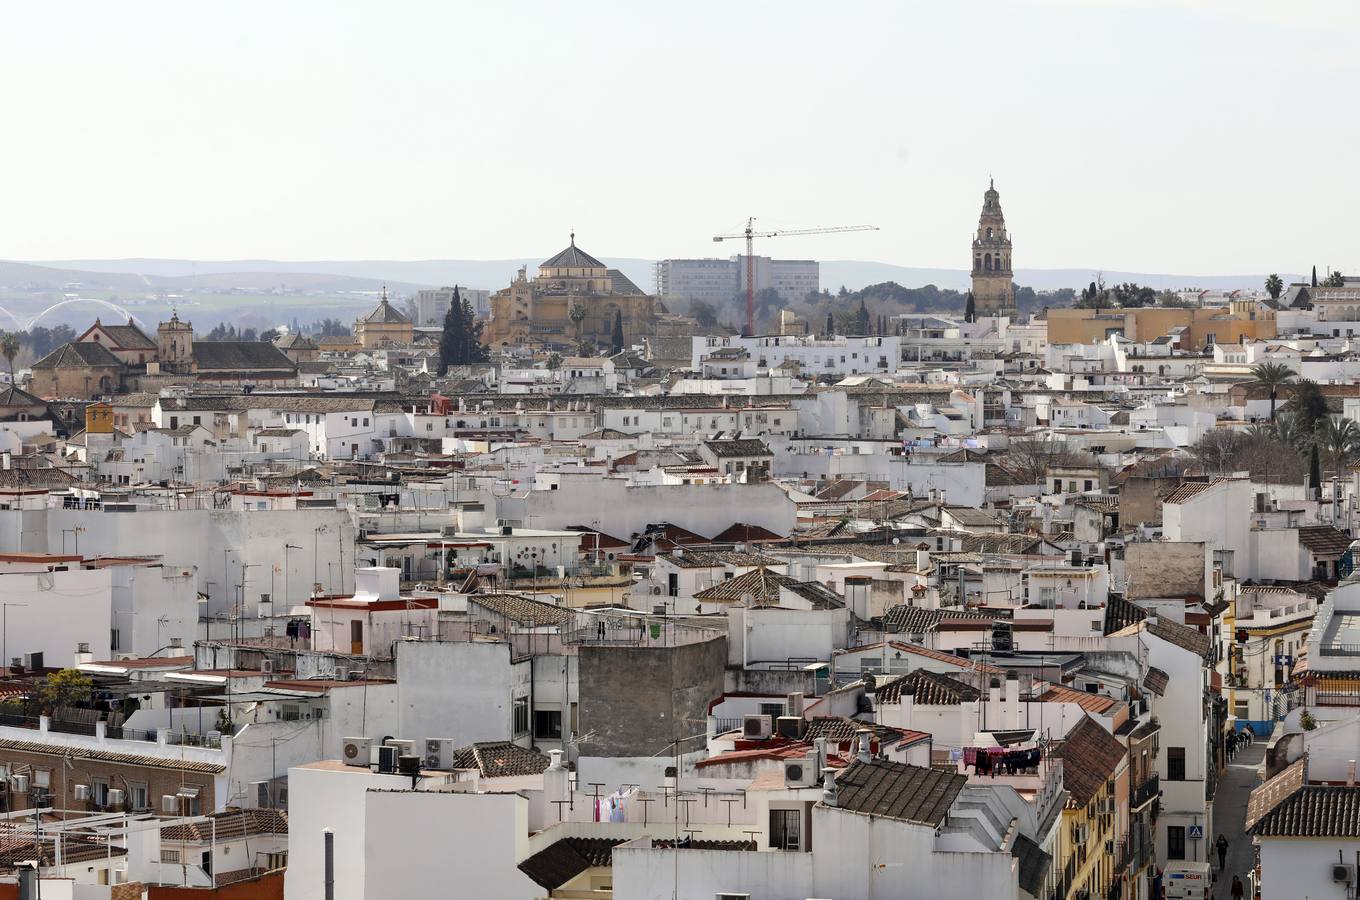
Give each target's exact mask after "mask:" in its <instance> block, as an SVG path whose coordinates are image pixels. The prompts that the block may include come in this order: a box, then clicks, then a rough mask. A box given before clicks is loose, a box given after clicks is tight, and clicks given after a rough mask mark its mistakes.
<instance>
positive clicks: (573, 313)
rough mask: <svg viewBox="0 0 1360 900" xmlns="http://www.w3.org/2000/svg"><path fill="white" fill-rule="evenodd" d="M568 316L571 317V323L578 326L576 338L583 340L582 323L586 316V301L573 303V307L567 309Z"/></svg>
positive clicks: (578, 340)
mask: <svg viewBox="0 0 1360 900" xmlns="http://www.w3.org/2000/svg"><path fill="white" fill-rule="evenodd" d="M567 318H569V319H571V324H572V325H574V326H576V340H577V342H578V343H579V342H580V340H581V323H582V322H584V321H585V318H586V305H585V304H584V303H573V304H572V305H571V309H569V310H567Z"/></svg>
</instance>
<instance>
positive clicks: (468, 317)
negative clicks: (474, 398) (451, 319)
mask: <svg viewBox="0 0 1360 900" xmlns="http://www.w3.org/2000/svg"><path fill="white" fill-rule="evenodd" d="M450 305H452V304H450ZM460 315H461V317H462V319H463V362H462V364H463V365H471V364H472V363H482V362H486V361H487V358H488V354H487V352H486V345H485V344H483V343H482V323H481V322H478V321H477V313H476V312H475V311H474V310H473V309H472V301H471V300H469V299H468V298H467V297H464V298H463V304H462V308H461V310H460Z"/></svg>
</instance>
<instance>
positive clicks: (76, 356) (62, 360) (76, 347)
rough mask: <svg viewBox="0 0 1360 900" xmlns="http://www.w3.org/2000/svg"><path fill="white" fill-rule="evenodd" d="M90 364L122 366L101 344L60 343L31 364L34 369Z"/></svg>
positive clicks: (78, 366) (71, 367) (88, 365)
mask: <svg viewBox="0 0 1360 900" xmlns="http://www.w3.org/2000/svg"><path fill="white" fill-rule="evenodd" d="M92 366H100V367H113V368H122V366H123V363H122V361H121V360H119V359H118V357H116V356H114V355H113V354H112V353H110V352H109V348H108V347H105V346H104V345H103V344H94V343H89V344H81V343H75V342H71V343H67V344H62V345H61V346H60V347H58V348H57V349H55V350H53V351H52V352H51V353H49V354H47V355H46V356H44V357H43V358H42V359H40V360H38V361H37V362H35V363H34V364H33V368H34V369H85V368H90V367H92Z"/></svg>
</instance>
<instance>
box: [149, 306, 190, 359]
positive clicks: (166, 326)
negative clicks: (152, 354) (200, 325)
mask: <svg viewBox="0 0 1360 900" xmlns="http://www.w3.org/2000/svg"><path fill="white" fill-rule="evenodd" d="M156 360H157V362H159V363H160V364H161V369H162V371H166V372H188V371H189V370H190V369H192V368H193V362H194V326H193V324H192V323H190V322H181V321H180V319H179V314H178V313H177V312H173V311H172V312H171V313H170V321H169V322H161V323H160V325H158V326H157V327H156Z"/></svg>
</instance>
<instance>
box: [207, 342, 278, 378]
mask: <svg viewBox="0 0 1360 900" xmlns="http://www.w3.org/2000/svg"><path fill="white" fill-rule="evenodd" d="M193 353H194V365H195V366H196V367H197V368H198V370H199V371H200V372H203V371H208V372H213V371H223V370H226V371H233V372H247V371H251V370H258V369H268V370H271V371H272V370H287V371H289V372H291V371H293V370H294V368H295V367H294V365H293V361H292V360H291V359H289V358H288V357H287V356H285V355H284V354H283V351H281V350H279V348H278V347H275V346H274V345H273V344H270V343H268V342H266V341H195V342H194V350H193Z"/></svg>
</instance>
